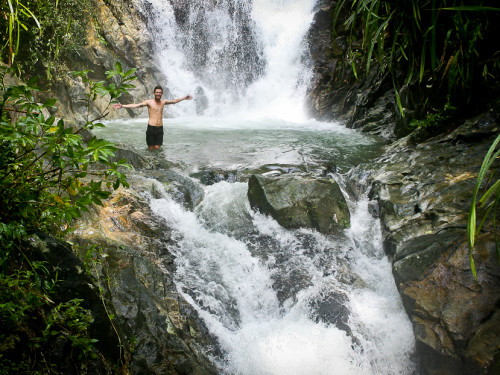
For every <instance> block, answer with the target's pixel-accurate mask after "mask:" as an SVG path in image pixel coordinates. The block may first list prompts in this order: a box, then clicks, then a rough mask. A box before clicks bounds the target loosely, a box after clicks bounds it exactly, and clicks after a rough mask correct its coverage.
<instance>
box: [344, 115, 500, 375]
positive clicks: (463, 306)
mask: <svg viewBox="0 0 500 375" xmlns="http://www.w3.org/2000/svg"><path fill="white" fill-rule="evenodd" d="M499 119H500V113H499V111H498V110H496V111H495V110H491V111H489V112H487V113H485V114H483V115H480V116H478V117H476V118H473V119H470V120H468V121H466V122H464V124H463V125H461V126H460V127H459V128H457V129H456V130H455V131H453V132H451V133H449V134H446V135H441V136H438V137H435V138H433V139H430V140H428V141H426V142H423V143H421V144H419V145H414V144H413V143H412V137H411V136H410V137H406V138H403V139H401V140H400V141H398V142H396V143H395V144H393V145H392V146H391V147H390V148H389V149H388V151H387V152H386V153H385V155H384V156H382V157H381V158H379V159H378V160H377V161H376V162H374V163H373V164H372V165H371V166H369V167H368V168H371V169H372V171H373V172H372V177H371V178H372V181H371V182H368V185H369V186H370V189H371V190H370V197H371V199H372V200H373V201H374V202H375V205H376V207H377V208H378V209H375V210H374V211H377V212H378V215H379V216H380V219H381V224H382V234H383V240H384V248H385V251H386V253H387V254H388V255H389V256H390V257H391V259H392V261H393V274H394V277H395V281H396V285H397V287H398V289H399V292H400V294H401V297H402V301H403V305H404V307H405V309H406V311H407V313H408V316H409V317H410V320H411V322H412V324H413V329H414V333H415V338H416V348H417V355H418V357H419V362H420V368H421V373H422V374H426V375H427V374H436V375H437V374H439V375H441V374H484V375H487V374H493V373H498V368H499V366H500V352H499V350H498V348H499V341H500V340H499V337H500V325H499V324H498V319H499V315H500V310H499V306H500V305H499V302H500V267H499V266H498V259H497V256H496V254H495V239H494V235H493V234H492V228H491V227H489V226H488V225H486V227H485V228H484V230H483V233H482V234H481V235H480V236H479V237H478V239H477V246H476V249H475V251H474V255H475V256H474V258H475V262H476V268H477V274H478V281H475V280H474V278H473V276H472V272H471V269H470V264H469V254H468V247H467V240H466V226H467V214H468V210H469V207H470V203H471V198H472V192H473V190H474V186H475V183H476V178H477V172H478V171H479V167H480V165H481V162H482V159H483V157H484V155H485V154H486V152H487V150H488V148H489V146H490V144H491V142H492V141H493V139H495V136H496V135H497V134H498V132H499V131H500V121H499ZM366 168H367V166H364V167H362V169H363V170H365V169H366ZM352 173H353V175H352V176H350V177H351V180H352V179H354V178H355V177H354V175H355V174H356V172H352ZM363 173H365V172H364V171H363ZM495 371H497V372H495Z"/></svg>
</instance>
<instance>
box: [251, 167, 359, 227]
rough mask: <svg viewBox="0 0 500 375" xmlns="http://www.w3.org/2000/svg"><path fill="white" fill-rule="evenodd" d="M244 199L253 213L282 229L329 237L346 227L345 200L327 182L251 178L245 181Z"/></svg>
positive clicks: (348, 217) (320, 180)
mask: <svg viewBox="0 0 500 375" xmlns="http://www.w3.org/2000/svg"><path fill="white" fill-rule="evenodd" d="M248 199H249V201H250V205H251V207H252V208H253V209H254V210H258V211H260V212H262V213H264V214H268V215H271V216H272V217H273V218H274V219H275V220H276V221H277V222H278V223H280V225H282V226H283V227H285V228H313V229H316V230H318V231H319V232H321V233H325V234H332V233H339V232H340V231H342V230H343V229H345V228H348V227H349V226H350V215H349V209H348V207H347V203H346V200H345V198H344V196H343V195H342V191H341V190H340V188H339V186H338V185H337V183H336V182H335V181H334V180H331V179H317V178H312V177H302V176H295V175H283V176H279V177H264V176H257V175H253V176H251V177H250V179H249V181H248Z"/></svg>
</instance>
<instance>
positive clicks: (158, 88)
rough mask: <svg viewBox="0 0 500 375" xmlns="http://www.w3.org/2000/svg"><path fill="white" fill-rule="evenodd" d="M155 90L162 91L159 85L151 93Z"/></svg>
mask: <svg viewBox="0 0 500 375" xmlns="http://www.w3.org/2000/svg"><path fill="white" fill-rule="evenodd" d="M156 90H161V91H163V87H161V86H160V85H158V86H156V87H155V88H154V90H153V92H155V91H156Z"/></svg>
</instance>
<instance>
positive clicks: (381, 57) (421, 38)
mask: <svg viewBox="0 0 500 375" xmlns="http://www.w3.org/2000/svg"><path fill="white" fill-rule="evenodd" d="M349 6H350V10H349V12H350V17H348V18H347V20H346V21H345V27H346V28H347V30H349V31H350V32H351V37H352V41H353V40H354V39H355V35H356V33H358V34H359V30H362V42H363V44H362V45H363V47H362V48H363V52H364V53H363V56H364V60H363V64H364V68H365V70H366V71H369V70H370V68H371V65H372V64H373V62H374V61H378V62H379V64H380V65H381V66H382V67H384V68H385V69H388V70H389V71H391V72H392V73H393V77H396V73H401V72H402V73H403V77H404V81H403V82H400V81H399V80H396V78H395V87H396V88H397V87H400V86H401V85H402V84H405V83H410V82H412V81H414V80H416V79H418V81H419V82H422V81H423V80H424V79H425V78H428V77H429V76H430V77H431V79H430V82H431V84H432V86H433V89H436V90H439V89H441V88H442V87H443V86H444V87H446V88H447V95H448V98H449V100H450V101H451V103H452V104H453V105H456V104H458V105H467V103H469V101H470V99H471V97H472V94H473V92H474V89H476V88H477V87H479V86H481V85H483V84H484V83H485V82H487V81H489V83H492V82H493V81H495V80H496V79H497V77H498V74H500V48H499V47H498V46H499V44H498V41H497V38H498V35H500V26H499V24H500V7H499V4H498V1H495V0H490V1H486V0H483V1H480V0H470V1H460V0H341V1H339V2H338V3H337V6H336V12H335V14H336V15H338V14H340V11H341V10H346V7H349ZM335 22H338V20H337V19H336V20H335ZM351 46H352V44H351ZM349 55H353V54H352V53H349ZM358 72H359V69H358ZM357 74H358V75H359V73H357ZM396 94H397V92H396Z"/></svg>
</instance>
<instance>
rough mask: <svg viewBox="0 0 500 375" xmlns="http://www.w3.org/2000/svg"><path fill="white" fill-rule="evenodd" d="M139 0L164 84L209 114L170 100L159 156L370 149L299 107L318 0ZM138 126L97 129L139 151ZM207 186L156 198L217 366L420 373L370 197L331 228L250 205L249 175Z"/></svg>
mask: <svg viewBox="0 0 500 375" xmlns="http://www.w3.org/2000/svg"><path fill="white" fill-rule="evenodd" d="M143 2H144V8H145V13H146V14H147V15H148V17H150V19H151V24H150V30H151V34H152V36H153V37H154V39H155V41H156V46H157V47H156V48H157V54H156V55H157V57H156V58H157V61H158V63H159V65H160V67H161V69H162V70H163V72H164V73H165V75H166V76H167V78H168V82H167V83H166V84H164V85H163V86H164V87H166V88H167V89H168V90H169V91H170V93H171V95H172V96H175V97H177V96H180V95H183V94H185V93H187V92H191V93H194V94H195V95H196V92H198V93H200V95H204V96H205V98H206V99H207V102H208V107H207V108H206V109H204V112H203V111H201V112H203V114H204V115H203V116H201V112H200V111H199V112H198V116H195V114H196V106H195V105H190V103H189V102H183V104H178V105H176V106H168V111H169V116H170V117H173V118H169V119H165V120H164V125H166V136H165V140H166V143H165V145H164V148H165V151H164V153H162V154H160V155H159V156H160V157H165V158H167V159H168V160H171V161H174V162H175V163H177V164H178V165H179V166H181V167H182V168H180V169H182V172H184V173H186V172H197V171H200V170H203V168H221V169H225V170H230V169H235V170H238V171H243V172H244V173H246V172H245V170H254V169H257V168H259V167H261V166H264V165H271V164H274V165H279V164H282V165H283V164H286V165H288V166H296V167H297V168H302V169H303V170H307V171H313V170H315V169H318V168H319V169H320V168H321V165H324V164H325V163H331V162H333V163H334V164H335V165H336V166H337V167H338V169H339V171H340V173H342V172H346V171H347V170H348V169H350V168H352V167H354V166H356V165H357V164H358V163H360V162H362V161H363V160H367V159H368V158H369V157H370V152H376V151H374V150H375V149H377V147H374V150H372V151H370V150H371V148H372V145H374V144H376V141H375V140H373V139H371V138H370V137H366V136H364V135H361V134H359V133H356V132H354V131H352V130H349V129H345V128H343V127H342V126H340V125H338V124H325V123H319V122H317V121H314V120H308V119H307V116H306V114H305V112H304V109H303V106H302V103H303V101H304V95H305V91H306V88H307V83H308V81H309V78H310V74H311V73H310V68H309V65H308V62H307V53H305V51H306V48H305V47H306V46H305V44H304V36H305V35H306V33H307V30H308V28H309V25H310V22H311V20H312V17H313V14H312V11H313V8H314V5H315V3H316V0H254V1H253V2H252V1H251V0H220V1H209V0H203V1H202V0H199V1H189V2H182V7H180V8H176V7H174V6H172V5H171V3H170V2H168V1H165V0H143ZM178 3H179V2H177V4H178ZM196 104H197V105H198V104H199V103H196ZM202 104H203V103H202ZM124 125H126V126H124ZM143 127H144V124H143V123H142V122H137V123H136V122H122V123H117V122H115V123H110V124H109V125H108V128H107V129H103V130H100V131H101V134H102V136H104V137H106V136H108V137H110V138H112V139H113V140H117V139H118V141H121V142H124V143H129V144H132V145H133V146H137V147H138V148H139V147H141V145H142V143H143V141H138V140H137V139H138V137H137V134H138V133H139V132H143ZM118 129H119V130H120V131H117V130H118ZM106 132H109V133H106ZM337 177H338V176H337ZM340 183H341V185H343V182H342V178H340ZM162 189H163V186H162V185H160V184H158V188H157V190H158V191H161V190H162ZM203 189H204V193H205V194H204V199H203V201H202V202H201V203H200V204H199V205H198V206H197V207H196V208H195V210H194V211H193V212H190V211H187V210H186V209H185V208H184V207H183V206H182V205H180V204H179V203H177V202H176V201H175V200H174V199H173V198H172V197H170V196H169V195H168V193H167V192H164V195H163V197H162V198H160V199H153V198H151V207H152V209H153V210H154V212H155V213H156V214H157V215H159V216H161V217H163V218H165V220H167V222H168V223H169V224H170V227H171V228H172V231H173V232H172V238H173V242H174V243H175V246H173V247H171V249H170V250H171V251H172V252H173V253H174V254H175V255H176V269H177V272H176V276H175V282H176V285H177V288H178V290H179V291H180V293H182V294H183V296H184V297H185V298H186V300H187V301H188V302H190V303H191V304H192V305H193V306H194V307H195V308H196V310H197V311H198V313H199V315H200V316H201V318H202V319H203V320H204V322H205V323H206V325H207V327H208V328H209V330H210V331H211V332H212V333H213V334H214V335H215V336H216V337H217V340H218V342H219V345H220V347H221V349H222V352H223V358H214V361H215V362H216V363H217V365H218V366H219V367H220V369H221V372H222V373H224V374H248V375H263V374H273V375H282V374H283V375H284V374H286V375H290V374H293V375H300V374H304V375H305V374H307V375H316V374H318V375H320V374H384V375H385V374H394V375H396V374H398V375H399V374H413V373H414V372H415V365H414V363H413V361H412V358H411V356H412V353H413V351H414V348H413V346H414V342H413V335H412V330H411V325H410V323H409V321H408V319H407V317H406V315H405V313H404V311H403V308H402V306H401V302H400V299H399V296H398V293H397V290H396V288H395V285H394V281H393V279H392V275H391V269H390V268H391V267H390V264H389V262H388V260H387V258H386V257H385V256H384V254H383V251H382V243H381V242H382V240H381V234H380V228H379V223H378V222H377V221H376V220H375V219H373V218H372V217H371V215H370V214H369V213H368V200H367V198H366V197H359V198H358V201H357V202H354V201H350V202H349V208H350V211H351V215H352V216H351V224H352V225H351V228H350V229H349V230H348V231H346V233H345V234H344V235H342V236H335V237H333V236H324V235H321V234H319V233H317V232H315V231H311V230H305V229H303V230H287V229H284V228H282V227H280V226H279V225H278V224H277V222H275V221H274V220H272V219H271V218H268V217H266V216H263V215H260V214H258V213H255V212H253V211H252V210H251V209H250V207H249V203H248V200H247V197H246V192H247V185H246V184H245V183H242V182H236V183H228V182H219V183H216V184H213V185H211V186H205V187H203Z"/></svg>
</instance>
